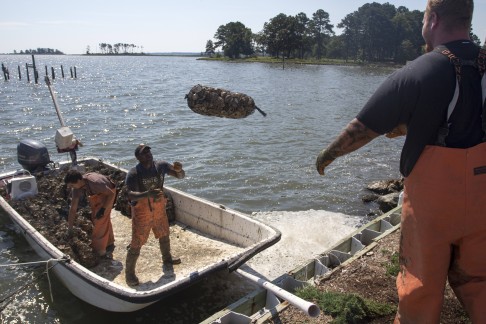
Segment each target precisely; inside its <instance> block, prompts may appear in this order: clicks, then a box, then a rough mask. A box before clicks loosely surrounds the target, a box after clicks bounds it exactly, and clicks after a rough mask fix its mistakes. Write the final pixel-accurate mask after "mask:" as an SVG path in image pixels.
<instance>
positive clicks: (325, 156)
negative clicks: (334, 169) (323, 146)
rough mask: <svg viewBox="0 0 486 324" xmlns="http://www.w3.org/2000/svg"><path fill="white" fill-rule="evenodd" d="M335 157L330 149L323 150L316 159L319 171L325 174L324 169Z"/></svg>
mask: <svg viewBox="0 0 486 324" xmlns="http://www.w3.org/2000/svg"><path fill="white" fill-rule="evenodd" d="M334 159H335V158H334V157H332V156H331V154H330V153H329V151H328V150H322V151H321V153H319V155H318V156H317V159H316V168H317V172H319V174H320V175H324V169H325V168H326V167H327V166H328V165H329V164H331V163H332V161H334Z"/></svg>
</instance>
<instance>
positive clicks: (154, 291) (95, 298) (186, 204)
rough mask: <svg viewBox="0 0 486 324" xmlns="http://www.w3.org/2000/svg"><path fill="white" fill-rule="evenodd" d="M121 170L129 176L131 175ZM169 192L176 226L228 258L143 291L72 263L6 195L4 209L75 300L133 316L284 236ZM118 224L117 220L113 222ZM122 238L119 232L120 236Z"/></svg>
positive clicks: (220, 208) (235, 214)
mask: <svg viewBox="0 0 486 324" xmlns="http://www.w3.org/2000/svg"><path fill="white" fill-rule="evenodd" d="M79 163H80V164H81V165H91V164H96V163H103V164H104V165H105V166H109V167H110V168H117V167H115V166H114V165H111V164H109V163H104V162H101V161H99V160H97V159H94V158H87V159H83V160H80V161H79ZM68 167H69V164H68V163H65V164H61V165H60V168H61V169H62V168H68ZM117 169H119V170H121V171H123V172H125V173H126V170H123V169H120V168H117ZM0 177H1V175H0ZM164 190H167V191H168V192H169V193H170V195H171V197H172V200H173V205H174V211H175V218H176V219H175V221H176V222H177V223H178V224H179V225H180V226H183V227H184V229H185V230H186V231H189V230H191V231H192V232H193V233H192V234H193V235H194V236H196V237H197V235H199V236H200V238H201V239H203V238H204V239H207V238H208V237H209V238H211V240H214V241H217V242H218V244H220V245H221V246H225V245H227V246H228V253H227V254H225V255H223V256H222V257H218V260H217V261H211V262H209V263H208V262H206V263H201V264H200V265H199V266H198V267H197V268H188V269H185V270H184V271H181V272H180V273H178V275H177V277H176V279H174V280H171V281H170V282H164V281H162V280H158V281H157V282H159V281H160V282H161V284H160V285H157V284H153V285H151V286H147V287H146V288H143V289H142V288H137V289H134V288H131V287H128V286H127V285H126V284H125V283H123V284H122V283H121V282H120V281H118V282H117V281H115V280H110V279H107V278H105V277H103V276H100V275H98V274H96V273H95V272H93V271H91V270H90V269H87V268H85V267H84V266H82V265H81V264H79V263H78V262H76V261H74V260H71V259H70V258H69V257H67V256H66V255H64V254H63V253H62V252H61V251H60V250H59V249H58V248H57V247H56V246H54V245H53V244H51V243H50V242H49V241H48V240H47V239H46V238H45V237H44V236H43V235H42V234H41V233H40V232H39V231H37V230H36V229H35V228H34V227H33V226H31V225H30V224H29V222H27V221H26V219H25V218H24V217H22V215H20V214H19V213H18V212H17V211H16V210H15V209H14V208H12V207H11V206H10V204H9V202H8V200H7V199H6V198H5V197H2V196H1V195H0V206H1V207H2V208H3V209H4V210H5V211H6V212H7V214H8V215H9V217H10V218H11V220H12V221H13V222H14V223H15V224H16V225H17V226H18V227H19V228H20V231H21V233H22V234H23V236H24V237H25V239H26V240H27V242H28V243H29V244H30V245H31V247H32V248H33V249H34V250H35V252H36V253H37V254H38V255H39V256H40V257H41V258H42V259H43V260H51V261H49V266H50V270H49V271H51V272H53V273H54V274H55V275H56V276H57V277H58V278H59V279H60V281H61V282H62V283H63V284H64V286H66V288H67V289H69V291H70V292H71V293H72V294H73V295H75V296H76V297H78V298H80V299H81V300H83V301H85V302H87V303H89V304H91V305H94V306H96V307H98V308H101V309H104V310H107V311H112V312H133V311H136V310H139V309H142V308H144V307H147V306H149V305H151V304H153V303H155V302H157V301H159V300H162V299H164V298H166V297H167V296H170V295H172V294H174V293H176V292H178V291H181V290H184V289H186V288H188V287H189V286H191V285H193V284H194V283H196V282H198V281H199V280H201V279H202V278H206V277H209V276H210V275H211V274H214V273H216V272H219V271H221V270H226V271H233V270H236V269H237V268H238V267H239V266H240V265H241V264H243V263H244V262H245V261H247V260H249V259H250V258H251V257H252V256H253V255H255V254H257V253H259V252H260V251H262V250H264V249H266V248H267V247H270V246H271V245H273V244H275V243H277V242H278V241H279V240H280V235H281V233H280V232H279V231H278V230H276V229H274V228H272V227H271V226H268V225H266V224H263V223H261V222H259V221H256V220H254V219H252V218H251V217H249V216H248V215H245V214H242V213H240V212H237V211H235V210H231V209H229V208H226V207H225V206H222V205H218V204H215V203H212V202H210V201H207V200H204V199H201V198H198V197H195V196H193V195H190V194H187V193H185V192H182V191H180V190H177V189H174V188H170V187H164ZM118 217H124V216H118ZM113 219H114V218H113V216H112V222H113ZM125 227H127V226H125ZM116 239H117V232H115V240H116ZM197 241H199V239H196V242H194V244H196V243H198V242H197ZM235 250H236V251H237V252H235ZM123 253H126V252H123ZM125 255H126V254H125ZM119 259H120V260H119V261H118V263H122V262H124V257H123V256H120V257H119ZM159 262H160V260H159ZM183 264H184V262H183ZM187 264H188V265H187V266H188V267H189V266H191V264H192V262H187ZM121 276H123V274H121ZM123 281H124V280H123ZM157 282H156V283H157Z"/></svg>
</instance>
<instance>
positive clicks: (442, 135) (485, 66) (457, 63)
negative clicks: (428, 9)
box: [434, 45, 486, 146]
mask: <svg viewBox="0 0 486 324" xmlns="http://www.w3.org/2000/svg"><path fill="white" fill-rule="evenodd" d="M434 51H436V52H438V53H441V54H443V55H445V56H446V57H448V58H449V61H450V62H451V63H452V64H453V65H454V70H455V72H456V89H455V91H454V96H453V97H452V100H451V102H450V103H449V107H448V108H447V118H446V120H445V121H444V123H443V124H442V125H441V126H440V128H439V130H438V132H437V141H436V145H438V146H446V143H445V140H446V138H447V135H449V127H450V125H451V123H449V118H450V117H451V115H452V112H453V111H454V108H455V107H456V104H457V100H458V98H459V84H460V82H461V67H462V66H463V65H469V66H474V67H476V68H477V69H478V70H479V73H480V75H481V89H482V99H483V101H482V102H483V112H482V130H483V133H484V136H483V142H486V73H485V71H486V50H485V49H482V48H481V49H480V50H479V54H478V57H477V59H476V60H460V59H459V58H458V57H457V56H455V55H454V53H452V52H451V51H450V50H449V49H448V48H447V47H445V46H444V45H440V46H437V47H436V48H435V49H434Z"/></svg>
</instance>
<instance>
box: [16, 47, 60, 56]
mask: <svg viewBox="0 0 486 324" xmlns="http://www.w3.org/2000/svg"><path fill="white" fill-rule="evenodd" d="M13 53H14V54H55V55H64V53H63V52H61V51H60V50H58V49H52V48H37V49H26V50H20V51H19V52H17V50H14V51H13Z"/></svg>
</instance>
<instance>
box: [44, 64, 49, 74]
mask: <svg viewBox="0 0 486 324" xmlns="http://www.w3.org/2000/svg"><path fill="white" fill-rule="evenodd" d="M44 66H45V68H46V76H49V72H47V65H44Z"/></svg>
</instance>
